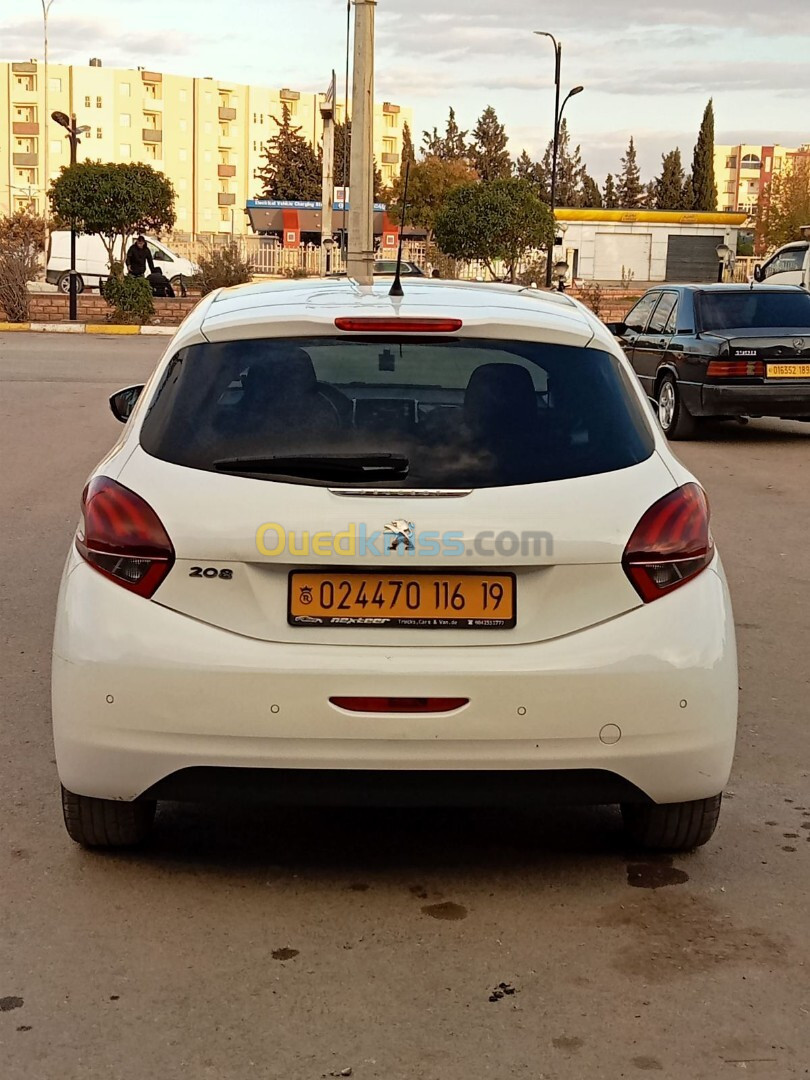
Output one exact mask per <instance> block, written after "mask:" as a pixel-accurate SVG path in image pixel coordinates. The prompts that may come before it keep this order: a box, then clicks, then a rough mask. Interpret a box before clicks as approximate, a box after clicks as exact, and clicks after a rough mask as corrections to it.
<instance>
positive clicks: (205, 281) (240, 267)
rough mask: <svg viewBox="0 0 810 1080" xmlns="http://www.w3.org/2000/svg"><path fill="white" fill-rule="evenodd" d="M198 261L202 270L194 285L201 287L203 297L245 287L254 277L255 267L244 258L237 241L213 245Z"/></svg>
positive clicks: (193, 280)
mask: <svg viewBox="0 0 810 1080" xmlns="http://www.w3.org/2000/svg"><path fill="white" fill-rule="evenodd" d="M198 261H199V266H200V270H199V273H198V274H196V275H195V276H194V278H193V279H192V284H193V285H195V286H197V287H199V289H200V291H201V292H202V294H203V296H205V294H206V293H210V292H213V291H214V289H222V288H227V287H228V286H230V285H244V284H245V282H247V281H250V279H251V277H252V276H253V267H252V266H251V264H250V262H249V261H248V260H247V259H245V258H244V257H243V255H242V251H241V249H240V247H239V244H238V243H237V242H236V241H235V240H231V241H230V242H229V243H227V244H224V245H223V246H219V245H216V246H215V245H213V244H212V245H211V246H210V247H209V248H208V250H207V251H206V252H205V254H203V255H201V256H200V257H199V260H198Z"/></svg>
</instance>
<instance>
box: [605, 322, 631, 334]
mask: <svg viewBox="0 0 810 1080" xmlns="http://www.w3.org/2000/svg"><path fill="white" fill-rule="evenodd" d="M605 326H606V327H607V328H608V330H609V331H610V332H611V334H613V336H614V337H624V335H625V334H626V333H627V324H626V323H623V322H609V323H605Z"/></svg>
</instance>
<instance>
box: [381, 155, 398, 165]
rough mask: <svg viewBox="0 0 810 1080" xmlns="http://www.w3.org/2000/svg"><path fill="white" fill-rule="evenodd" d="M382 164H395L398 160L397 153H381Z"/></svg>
mask: <svg viewBox="0 0 810 1080" xmlns="http://www.w3.org/2000/svg"><path fill="white" fill-rule="evenodd" d="M382 159H383V165H396V164H398V162H399V154H383V156H382Z"/></svg>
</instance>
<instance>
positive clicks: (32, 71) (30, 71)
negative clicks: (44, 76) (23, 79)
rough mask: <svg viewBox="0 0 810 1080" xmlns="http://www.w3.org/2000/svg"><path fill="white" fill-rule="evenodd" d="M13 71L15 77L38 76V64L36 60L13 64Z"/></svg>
mask: <svg viewBox="0 0 810 1080" xmlns="http://www.w3.org/2000/svg"><path fill="white" fill-rule="evenodd" d="M11 70H12V73H13V74H14V75H36V72H37V62H36V60H26V61H25V62H24V63H17V64H12V65H11Z"/></svg>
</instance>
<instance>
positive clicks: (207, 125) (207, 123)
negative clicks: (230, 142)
mask: <svg viewBox="0 0 810 1080" xmlns="http://www.w3.org/2000/svg"><path fill="white" fill-rule="evenodd" d="M213 130H214V125H213V124H212V123H211V121H210V120H206V121H205V124H204V125H203V131H204V132H205V134H206V135H210V134H211V132H212V131H213Z"/></svg>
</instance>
